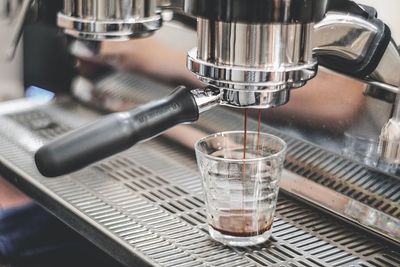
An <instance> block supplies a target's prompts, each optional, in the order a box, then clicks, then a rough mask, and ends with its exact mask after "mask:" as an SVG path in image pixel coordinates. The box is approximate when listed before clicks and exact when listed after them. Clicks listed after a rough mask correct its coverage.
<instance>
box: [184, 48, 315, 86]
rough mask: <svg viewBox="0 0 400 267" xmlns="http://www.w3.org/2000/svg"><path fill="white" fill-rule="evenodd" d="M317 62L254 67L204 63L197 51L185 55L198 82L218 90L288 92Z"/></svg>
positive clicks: (311, 73)
mask: <svg viewBox="0 0 400 267" xmlns="http://www.w3.org/2000/svg"><path fill="white" fill-rule="evenodd" d="M317 66H318V65H317V60H315V59H314V60H313V61H312V62H311V63H307V64H301V65H296V66H281V67H278V68H273V67H269V68H268V67H266V68H254V67H241V66H232V65H222V64H214V63H210V62H206V61H204V60H201V59H199V58H198V57H197V48H193V49H191V50H190V51H189V52H188V57H187V67H188V69H189V70H190V71H191V72H193V73H194V74H195V75H197V76H198V77H199V78H200V79H201V80H203V81H205V82H207V83H210V82H212V83H213V84H216V85H218V87H224V88H230V89H238V90H239V89H242V90H251V91H254V90H265V89H272V90H285V89H286V90H288V89H292V88H297V87H300V86H303V85H304V83H305V82H306V81H308V80H310V79H311V78H313V77H314V76H315V74H316V71H317V68H318V67H317Z"/></svg>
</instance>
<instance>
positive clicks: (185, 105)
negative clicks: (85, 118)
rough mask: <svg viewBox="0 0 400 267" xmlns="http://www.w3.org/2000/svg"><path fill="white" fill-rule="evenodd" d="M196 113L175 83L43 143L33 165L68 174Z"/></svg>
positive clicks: (186, 93)
mask: <svg viewBox="0 0 400 267" xmlns="http://www.w3.org/2000/svg"><path fill="white" fill-rule="evenodd" d="M198 116H199V111H198V107H197V104H196V101H195V99H194V97H193V95H192V94H191V93H190V91H188V90H187V89H186V88H184V87H178V88H177V89H176V90H175V91H174V92H173V93H172V94H171V95H170V96H168V97H166V98H164V99H161V100H157V101H153V102H150V103H147V104H145V105H142V106H140V107H138V108H136V109H133V110H131V111H127V112H119V113H114V114H111V115H108V116H106V117H105V118H102V119H100V120H98V121H96V122H94V123H93V124H89V125H87V126H84V127H82V128H79V129H77V130H75V131H72V132H70V133H68V134H66V135H64V136H61V137H60V138H58V139H56V140H54V141H52V142H50V143H49V144H46V145H44V146H43V147H41V148H40V149H39V150H38V151H37V152H36V154H35V162H36V166H37V168H38V170H39V171H40V173H41V174H42V175H44V176H47V177H55V176H60V175H64V174H68V173H70V172H73V171H76V170H79V169H81V168H83V167H85V166H87V165H89V164H91V163H94V162H96V161H98V160H101V159H104V158H106V157H109V156H111V155H113V154H116V153H118V152H121V151H123V150H125V149H128V148H129V147H131V146H133V145H134V144H136V143H138V142H140V141H143V140H146V139H148V138H151V137H154V136H155V135H158V134H159V133H161V132H163V131H165V130H167V129H168V128H171V127H173V126H175V125H177V124H180V123H183V122H193V121H196V120H197V119H198Z"/></svg>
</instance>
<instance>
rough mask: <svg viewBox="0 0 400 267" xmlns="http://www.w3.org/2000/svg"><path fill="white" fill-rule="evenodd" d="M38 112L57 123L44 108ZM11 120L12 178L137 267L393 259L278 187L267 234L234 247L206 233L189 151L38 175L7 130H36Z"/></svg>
mask: <svg viewBox="0 0 400 267" xmlns="http://www.w3.org/2000/svg"><path fill="white" fill-rule="evenodd" d="M34 112H35V111H34ZM34 112H31V114H32V113H34ZM39 112H41V113H42V114H46V115H45V117H46V118H47V119H49V120H50V121H52V122H54V123H56V124H59V125H61V123H60V122H59V121H55V120H54V119H53V118H52V116H50V115H49V114H48V113H47V112H46V111H45V110H41V111H39ZM19 116H20V117H19V118H21V114H20V115H19ZM61 116H62V115H60V114H58V117H61ZM15 118H16V117H13V116H8V117H0V122H1V123H2V125H3V126H4V127H5V128H7V129H11V130H10V131H6V132H0V146H1V147H2V155H7V157H4V156H2V157H1V162H2V168H1V170H2V171H3V172H7V173H12V174H13V175H14V177H13V178H15V179H16V180H14V179H12V181H14V182H17V183H18V184H19V185H20V186H24V188H25V190H26V191H27V192H29V193H30V194H31V195H33V196H34V197H36V199H37V200H39V201H41V203H42V204H43V205H44V206H45V207H47V208H49V209H50V210H51V211H52V212H54V213H55V214H56V215H57V216H59V217H60V218H61V219H62V220H64V221H65V222H66V223H68V224H70V225H71V226H72V227H73V228H75V229H76V230H77V231H79V232H80V233H81V234H83V235H84V236H85V237H87V238H88V239H90V240H92V241H93V242H94V243H96V244H97V245H98V246H100V247H101V248H103V249H104V250H105V251H107V252H108V253H110V254H111V255H113V256H114V257H116V258H117V259H118V260H120V261H121V262H123V263H125V264H127V265H128V266H138V265H137V264H138V263H137V262H138V261H137V260H138V258H139V259H140V260H141V261H143V262H142V263H141V264H144V263H147V264H149V265H155V266H177V267H183V266H292V267H295V266H305V267H309V266H399V265H400V254H399V253H398V252H397V251H396V247H392V246H389V245H387V244H384V243H381V242H379V241H377V240H376V239H374V238H373V236H371V235H369V234H366V233H364V232H360V231H359V230H358V229H356V228H354V227H352V226H349V225H348V224H346V223H344V222H342V221H340V220H338V219H336V218H334V217H332V216H330V215H327V214H323V213H321V212H320V211H318V210H316V209H313V208H310V207H308V206H306V205H305V204H300V203H299V202H298V201H295V200H294V199H293V198H291V197H289V196H286V195H284V194H280V197H279V202H278V205H277V212H276V219H275V222H274V228H273V233H272V238H271V240H270V241H269V242H266V243H265V244H262V245H259V246H255V247H251V248H241V249H238V248H231V247H227V246H223V245H221V244H218V243H216V242H214V241H212V240H211V239H210V238H209V236H208V233H207V231H206V224H205V213H204V203H203V197H202V194H201V180H200V178H199V177H198V174H197V171H196V165H195V162H194V160H193V157H192V155H190V154H188V153H189V152H188V151H186V150H181V149H180V148H179V147H177V146H174V145H171V143H168V142H166V141H165V140H163V139H157V140H153V141H150V142H148V143H146V144H141V145H138V146H136V147H135V148H133V149H130V150H128V151H126V152H124V153H121V154H120V155H117V156H115V157H113V158H110V159H108V160H105V161H103V162H101V163H98V164H96V165H94V166H92V167H90V168H87V169H85V170H82V171H79V172H77V173H74V174H72V175H69V176H64V177H60V178H56V179H46V178H43V177H42V176H40V175H39V174H38V172H37V170H36V168H35V166H34V163H33V160H32V153H33V152H32V151H30V150H29V149H26V148H25V145H24V144H25V142H29V141H30V139H29V138H28V137H25V138H24V139H23V140H21V139H19V137H18V135H17V134H16V133H17V132H21V131H27V132H29V133H31V135H32V138H38V137H37V136H38V135H39V134H32V131H33V129H32V128H31V126H30V125H28V124H26V123H24V121H23V120H21V119H19V120H17V119H15ZM62 127H65V128H68V127H66V126H62ZM17 129H18V131H16V130H17ZM42 130H44V129H42ZM27 136H29V135H27ZM41 137H42V140H43V141H45V139H46V140H47V139H48V138H51V137H47V135H46V134H44V135H41ZM43 137H45V138H43ZM39 139H40V138H39ZM38 192H39V193H38ZM46 197H47V198H46ZM66 211H68V212H69V213H66ZM137 257H138V258H137ZM135 264H136V265H135ZM140 266H141V265H140Z"/></svg>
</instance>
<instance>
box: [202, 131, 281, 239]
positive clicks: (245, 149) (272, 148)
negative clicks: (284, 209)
mask: <svg viewBox="0 0 400 267" xmlns="http://www.w3.org/2000/svg"><path fill="white" fill-rule="evenodd" d="M195 150H196V158H197V164H198V166H199V169H200V173H201V176H202V179H203V190H204V194H205V201H206V210H207V221H208V228H209V233H210V235H211V237H212V238H213V239H215V240H217V241H219V242H221V243H223V244H226V245H231V246H251V245H256V244H259V243H263V242H265V241H266V240H267V239H268V238H269V237H270V235H271V229H272V223H273V220H274V213H275V207H276V201H277V196H278V191H279V179H280V176H281V173H282V168H283V162H284V159H285V154H286V143H285V142H284V141H283V140H282V139H280V138H278V137H276V136H274V135H270V134H265V133H257V132H247V135H246V137H245V136H244V132H242V131H236V132H221V133H216V134H212V135H209V136H206V137H204V138H202V139H201V140H199V141H198V142H197V143H196V145H195Z"/></svg>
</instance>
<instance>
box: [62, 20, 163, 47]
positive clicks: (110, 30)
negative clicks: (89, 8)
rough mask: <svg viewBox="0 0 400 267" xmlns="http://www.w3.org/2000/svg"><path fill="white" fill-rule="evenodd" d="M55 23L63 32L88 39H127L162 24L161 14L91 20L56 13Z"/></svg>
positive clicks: (151, 30) (146, 33)
mask: <svg viewBox="0 0 400 267" xmlns="http://www.w3.org/2000/svg"><path fill="white" fill-rule="evenodd" d="M57 25H58V26H59V27H61V28H63V29H64V30H65V33H66V34H68V35H72V36H74V37H79V38H82V39H90V40H99V41H100V40H127V39H130V37H133V36H135V37H136V36H137V37H143V36H147V35H149V34H150V33H152V32H154V31H156V30H158V29H159V28H160V27H161V26H162V18H161V15H159V14H157V15H155V16H151V17H146V18H141V19H134V18H130V19H126V20H91V19H82V18H76V17H71V16H66V15H64V14H63V13H58V17H57Z"/></svg>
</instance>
